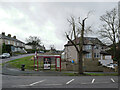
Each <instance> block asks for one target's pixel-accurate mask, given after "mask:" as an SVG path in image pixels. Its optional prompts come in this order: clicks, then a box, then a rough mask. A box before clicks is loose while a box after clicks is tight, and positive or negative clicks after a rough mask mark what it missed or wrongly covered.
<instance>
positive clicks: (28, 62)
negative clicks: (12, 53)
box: [6, 56, 34, 70]
mask: <svg viewBox="0 0 120 90" xmlns="http://www.w3.org/2000/svg"><path fill="white" fill-rule="evenodd" d="M32 57H33V56H27V57H23V58H19V59H15V60H12V61H8V62H6V63H9V66H10V67H13V68H19V69H20V68H21V65H22V64H25V69H30V70H33V65H34V60H31V58H32Z"/></svg>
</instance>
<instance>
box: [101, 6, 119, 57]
mask: <svg viewBox="0 0 120 90" xmlns="http://www.w3.org/2000/svg"><path fill="white" fill-rule="evenodd" d="M100 20H101V21H102V22H103V24H102V27H101V30H100V31H99V33H100V35H101V36H102V37H103V38H106V39H109V41H110V42H112V45H113V46H112V47H113V56H114V57H116V43H117V41H118V39H119V36H120V33H119V31H118V28H119V25H118V24H119V23H118V15H117V9H116V8H113V9H112V10H111V11H106V13H105V14H104V15H102V16H100Z"/></svg>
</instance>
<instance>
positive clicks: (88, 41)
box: [64, 37, 105, 46]
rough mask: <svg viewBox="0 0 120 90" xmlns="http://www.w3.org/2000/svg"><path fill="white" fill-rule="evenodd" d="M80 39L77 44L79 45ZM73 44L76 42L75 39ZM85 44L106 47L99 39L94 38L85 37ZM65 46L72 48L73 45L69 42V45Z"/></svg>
mask: <svg viewBox="0 0 120 90" xmlns="http://www.w3.org/2000/svg"><path fill="white" fill-rule="evenodd" d="M79 38H80V37H79ZM79 38H77V39H76V41H77V44H79ZM73 42H75V39H74V40H73ZM83 44H84V45H88V44H91V45H96V44H99V45H103V46H105V45H104V44H103V43H102V42H101V41H100V40H99V39H98V38H94V37H84V42H83ZM64 46H72V43H71V42H70V41H68V43H67V44H65V45H64Z"/></svg>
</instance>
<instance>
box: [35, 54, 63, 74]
mask: <svg viewBox="0 0 120 90" xmlns="http://www.w3.org/2000/svg"><path fill="white" fill-rule="evenodd" d="M35 57H36V59H37V71H38V70H39V63H38V59H39V58H43V60H44V58H55V69H56V70H57V69H59V70H60V72H61V56H60V55H37V54H36V55H35ZM35 57H34V70H35V67H36V66H35V60H36V59H35ZM57 58H59V60H60V61H59V62H60V63H59V64H60V65H59V67H57Z"/></svg>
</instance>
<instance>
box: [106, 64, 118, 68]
mask: <svg viewBox="0 0 120 90" xmlns="http://www.w3.org/2000/svg"><path fill="white" fill-rule="evenodd" d="M116 66H117V64H107V67H109V68H113V69H114V68H115V67H116Z"/></svg>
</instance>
